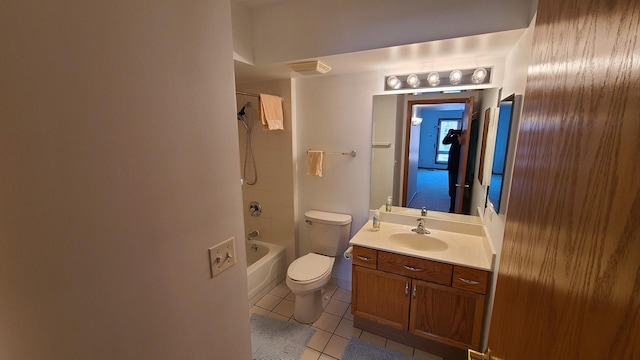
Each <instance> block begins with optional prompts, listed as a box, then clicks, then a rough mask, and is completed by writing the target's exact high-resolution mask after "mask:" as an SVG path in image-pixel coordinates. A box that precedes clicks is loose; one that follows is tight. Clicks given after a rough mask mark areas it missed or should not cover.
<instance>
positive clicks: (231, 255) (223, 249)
mask: <svg viewBox="0 0 640 360" xmlns="http://www.w3.org/2000/svg"><path fill="white" fill-rule="evenodd" d="M235 264H236V247H235V239H234V238H233V237H232V238H230V239H227V240H225V241H223V242H221V243H219V244H218V245H214V246H212V247H210V248H209V267H210V269H211V277H212V278H213V277H214V276H217V275H218V274H220V273H221V272H223V271H225V270H227V269H228V268H230V267H232V266H233V265H235Z"/></svg>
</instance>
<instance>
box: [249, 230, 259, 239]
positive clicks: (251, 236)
mask: <svg viewBox="0 0 640 360" xmlns="http://www.w3.org/2000/svg"><path fill="white" fill-rule="evenodd" d="M258 235H260V232H259V231H258V230H253V231H252V232H250V233H249V235H247V239H248V240H249V241H251V240H253V239H255V238H257V237H258Z"/></svg>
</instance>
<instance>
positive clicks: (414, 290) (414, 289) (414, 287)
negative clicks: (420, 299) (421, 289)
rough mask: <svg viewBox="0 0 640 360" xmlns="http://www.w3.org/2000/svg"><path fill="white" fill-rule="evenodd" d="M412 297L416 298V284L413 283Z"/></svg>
mask: <svg viewBox="0 0 640 360" xmlns="http://www.w3.org/2000/svg"><path fill="white" fill-rule="evenodd" d="M413 298H414V299H415V298H416V284H413Z"/></svg>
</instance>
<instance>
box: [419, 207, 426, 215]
mask: <svg viewBox="0 0 640 360" xmlns="http://www.w3.org/2000/svg"><path fill="white" fill-rule="evenodd" d="M420 215H421V216H427V208H425V207H423V208H422V210H420Z"/></svg>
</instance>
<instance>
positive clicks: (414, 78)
mask: <svg viewBox="0 0 640 360" xmlns="http://www.w3.org/2000/svg"><path fill="white" fill-rule="evenodd" d="M407 85H409V86H411V87H412V88H417V87H418V86H419V85H420V78H419V77H418V75H416V74H410V75H409V76H407Z"/></svg>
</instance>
